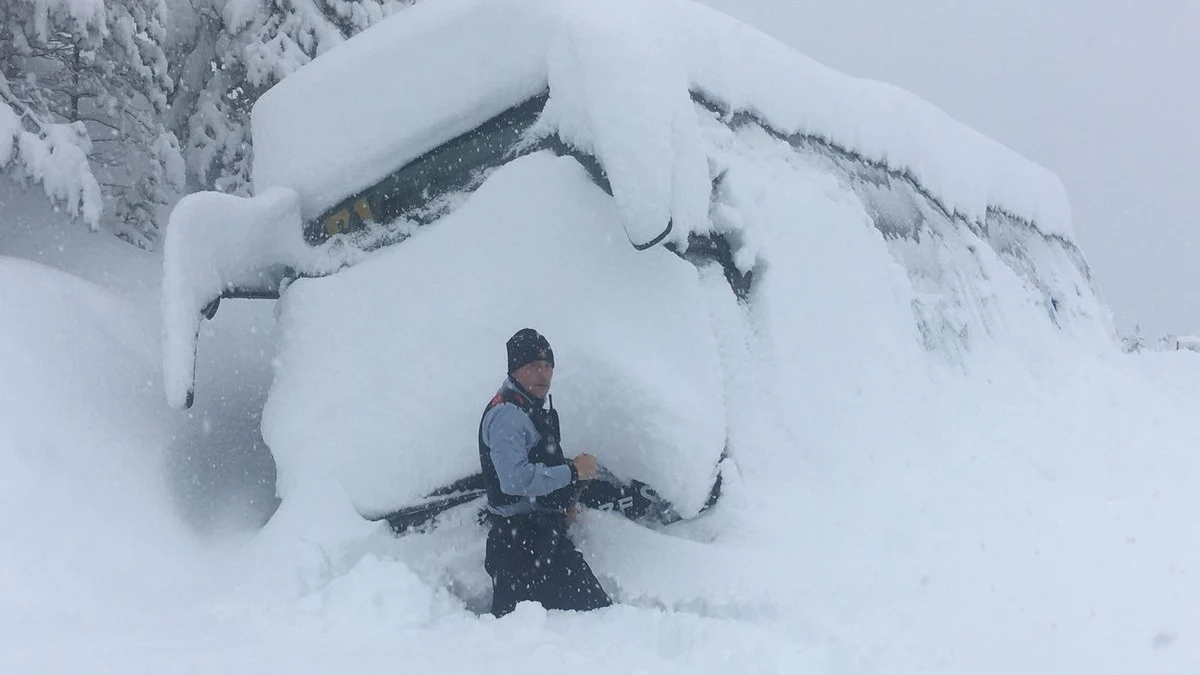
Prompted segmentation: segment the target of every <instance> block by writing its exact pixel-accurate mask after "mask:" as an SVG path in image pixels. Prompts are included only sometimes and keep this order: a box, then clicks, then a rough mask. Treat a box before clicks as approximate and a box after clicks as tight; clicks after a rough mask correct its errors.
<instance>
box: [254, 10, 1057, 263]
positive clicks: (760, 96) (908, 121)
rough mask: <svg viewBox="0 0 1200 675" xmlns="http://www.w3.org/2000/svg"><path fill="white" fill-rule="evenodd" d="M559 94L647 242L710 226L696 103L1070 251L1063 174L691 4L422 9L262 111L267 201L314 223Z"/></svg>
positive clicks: (328, 56) (321, 63) (259, 163)
mask: <svg viewBox="0 0 1200 675" xmlns="http://www.w3.org/2000/svg"><path fill="white" fill-rule="evenodd" d="M547 88H548V89H549V92H550V102H549V103H548V107H547V111H546V115H545V118H546V122H547V123H548V124H549V125H550V126H551V127H552V128H553V129H554V130H555V131H557V132H558V133H559V134H560V135H561V136H562V137H563V138H564V140H567V141H568V142H569V143H571V144H573V145H576V146H577V147H579V148H580V149H582V150H586V151H589V152H592V153H593V154H595V155H596V156H597V158H598V159H599V160H600V161H601V164H602V165H603V166H604V168H605V170H606V172H607V173H608V176H609V180H610V182H611V183H612V187H613V195H614V198H615V200H616V202H617V207H618V210H619V212H620V213H621V214H622V216H623V219H624V220H625V221H626V228H627V231H628V233H629V235H630V239H631V241H634V243H635V244H636V243H638V240H639V239H640V240H642V241H643V242H644V241H649V239H650V238H651V237H652V236H653V235H654V233H656V232H658V231H660V230H661V229H662V226H663V225H664V224H665V221H666V220H667V219H672V220H673V221H674V224H675V225H676V229H675V233H674V236H676V237H683V236H685V235H686V232H687V231H688V230H690V229H692V228H693V227H696V226H699V225H700V224H701V223H699V222H697V220H698V219H703V218H704V216H705V214H706V212H707V195H708V179H709V176H708V167H707V164H706V162H705V157H704V156H703V153H702V151H699V150H698V149H699V148H702V147H703V145H702V143H701V142H700V139H699V133H700V132H699V130H698V129H699V125H698V124H697V123H696V112H695V109H694V108H693V107H692V106H690V105H688V104H687V102H688V95H689V92H699V93H702V94H703V95H704V96H706V97H707V98H709V99H711V100H715V101H717V102H720V103H721V104H723V105H724V106H726V107H728V108H729V109H730V110H731V111H747V112H751V113H753V114H754V115H755V116H756V117H757V118H758V119H760V120H762V121H763V122H764V123H765V124H767V125H769V126H771V127H772V128H773V129H774V130H775V131H777V132H780V133H783V134H789V135H790V134H803V135H808V136H815V137H819V138H822V139H824V140H826V141H828V142H830V143H832V144H835V145H837V146H839V147H841V148H843V149H845V150H848V151H851V152H854V153H856V154H858V155H860V156H862V157H864V158H865V159H868V160H871V161H875V162H881V163H883V164H885V165H887V166H888V167H889V168H891V169H894V170H897V171H903V172H907V173H908V174H910V175H911V176H912V177H913V178H914V179H915V180H917V182H919V183H920V184H921V185H922V186H923V187H924V188H925V189H926V190H928V191H929V193H930V194H931V195H933V196H934V197H935V198H937V199H938V200H939V201H941V202H942V204H943V205H944V206H945V207H946V208H947V209H948V210H951V211H956V212H958V213H961V214H962V215H964V216H966V217H968V218H971V219H975V220H981V219H982V218H983V217H984V215H985V214H986V211H987V209H988V208H1002V209H1004V210H1005V211H1007V212H1009V213H1012V214H1014V215H1016V216H1019V217H1021V218H1023V219H1025V220H1028V221H1030V222H1032V223H1034V224H1035V225H1036V226H1037V227H1038V228H1039V229H1040V230H1041V231H1042V232H1044V233H1046V234H1055V235H1060V236H1064V237H1067V238H1073V233H1072V231H1071V224H1070V221H1071V216H1070V207H1069V204H1068V201H1067V197H1066V193H1065V190H1064V188H1063V185H1062V183H1061V181H1060V180H1059V179H1058V177H1057V176H1055V175H1054V174H1053V173H1052V172H1050V171H1049V170H1047V169H1045V168H1043V167H1040V166H1038V165H1036V164H1034V163H1032V162H1029V161H1028V160H1026V159H1024V158H1022V157H1021V156H1019V155H1018V154H1017V153H1015V152H1013V151H1012V150H1010V149H1008V148H1006V147H1004V146H1003V145H1001V144H999V143H997V142H995V141H993V140H991V139H989V138H987V137H986V136H984V135H982V134H980V133H978V132H976V131H974V130H972V129H970V128H968V127H966V126H964V125H962V124H961V123H959V122H957V121H955V120H953V119H952V118H951V117H949V116H948V115H947V114H946V113H944V112H942V111H941V110H939V109H938V108H936V107H934V106H932V105H930V104H929V103H927V102H925V101H923V100H921V99H919V98H917V97H916V96H913V95H911V94H909V93H907V92H905V91H903V90H900V89H898V88H895V87H892V86H890V85H886V84H882V83H878V82H873V81H868V80H862V79H856V78H852V77H848V76H846V75H843V74H841V73H838V72H836V71H834V70H832V69H830V68H828V67H826V66H823V65H821V64H819V63H817V62H815V61H813V60H811V59H809V58H807V57H805V56H803V55H802V54H799V53H797V52H795V51H794V50H792V49H790V48H789V47H786V46H785V45H783V44H781V43H779V42H778V41H776V40H774V39H772V38H770V37H768V36H766V35H764V34H763V33H761V32H759V31H757V30H755V29H753V28H751V27H749V26H747V25H745V24H742V23H740V22H739V21H737V20H735V19H732V18H730V17H728V16H725V15H723V14H721V13H719V12H717V11H715V10H712V9H710V8H707V7H703V6H701V5H698V4H696V3H693V2H690V1H689V0H661V1H659V2H650V3H647V2H636V1H635V0H613V2H608V3H604V5H603V6H602V7H594V6H591V5H589V4H587V3H583V2H574V1H565V2H564V1H557V2H549V1H546V0H505V1H500V0H445V1H444V2H438V3H419V4H417V5H416V6H415V7H413V8H411V9H409V10H405V11H404V12H401V13H399V14H397V15H396V16H394V17H392V18H390V19H388V20H386V21H384V22H381V23H380V24H378V25H376V26H375V27H373V28H371V29H370V30H367V31H365V32H363V33H362V34H360V35H358V36H356V37H355V38H354V39H352V40H349V41H347V42H346V43H345V44H343V45H340V46H338V47H337V48H335V49H333V50H331V51H329V52H327V53H325V54H323V55H321V56H320V57H318V58H316V59H314V60H313V61H312V62H311V63H309V64H308V65H306V66H304V67H302V68H300V69H299V70H297V71H296V72H295V73H294V74H293V75H291V76H289V77H288V78H287V79H285V80H284V81H283V82H281V83H280V84H278V85H276V86H275V87H274V88H272V89H271V90H270V91H268V92H267V93H266V94H264V95H263V96H262V97H261V98H260V99H259V102H258V104H257V105H256V106H255V109H254V113H253V126H254V147H255V168H254V182H255V188H256V190H263V189H266V188H267V187H270V186H273V185H281V186H285V187H289V188H291V189H293V190H295V191H296V192H297V193H298V194H299V195H300V197H301V209H302V215H303V217H304V218H306V219H311V218H314V217H316V216H318V215H319V214H320V213H321V212H322V211H323V210H324V209H326V208H328V207H330V206H332V205H333V204H334V203H336V202H337V201H339V200H340V199H342V198H344V197H347V196H349V195H351V194H354V193H355V192H357V191H358V190H361V189H362V188H364V187H367V186H369V185H371V184H373V183H375V182H377V181H378V180H380V179H382V178H383V177H384V176H386V175H388V174H390V173H391V172H393V171H395V170H396V169H397V168H399V167H400V166H402V165H403V164H405V163H407V162H409V161H411V160H413V159H415V158H416V157H418V156H419V155H421V154H422V153H424V152H426V151H428V150H430V149H432V148H433V147H435V146H437V145H438V144H440V143H443V142H445V141H447V140H449V139H450V138H453V137H454V136H457V135H459V134H461V133H464V132H466V131H469V130H470V129H472V128H474V127H476V126H478V125H479V124H481V123H482V122H484V121H486V120H487V119H489V118H491V117H493V116H495V115H497V114H499V113H500V112H502V111H503V110H505V109H507V108H509V107H512V106H514V105H516V104H518V103H520V102H521V101H524V100H526V99H528V98H531V97H533V96H535V95H537V94H538V93H540V92H542V91H544V90H546V89H547Z"/></svg>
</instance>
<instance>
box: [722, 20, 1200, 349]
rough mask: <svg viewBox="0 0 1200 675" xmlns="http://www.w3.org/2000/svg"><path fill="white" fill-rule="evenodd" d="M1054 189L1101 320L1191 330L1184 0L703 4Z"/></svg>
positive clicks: (1199, 111)
mask: <svg viewBox="0 0 1200 675" xmlns="http://www.w3.org/2000/svg"><path fill="white" fill-rule="evenodd" d="M704 1H705V2H706V3H707V4H709V5H711V6H713V7H716V8H718V9H720V10H722V11H724V12H727V13H729V14H732V15H734V16H737V17H739V18H741V19H743V20H745V21H747V22H749V23H751V24H753V25H754V26H756V27H758V28H760V29H761V30H764V31H765V32H767V33H769V34H771V35H774V36H775V37H777V38H779V39H781V40H783V41H785V42H787V43H789V44H791V45H793V46H795V47H797V48H798V49H799V50H800V51H802V52H804V53H805V54H807V55H809V56H811V57H813V58H815V59H817V60H819V61H822V62H824V63H826V64H828V65H830V66H832V67H834V68H837V69H838V70H841V71H843V72H845V73H848V74H851V75H857V76H861V77H868V78H871V79H877V80H883V81H885V82H890V83H892V84H895V85H898V86H900V87H903V88H905V89H908V90H909V91H912V92H913V93H916V94H917V95H919V96H921V97H922V98H925V99H926V100H928V101H930V102H932V103H934V104H935V105H937V106H939V107H941V108H942V109H944V110H946V111H947V112H949V113H950V114H951V115H952V116H954V117H956V118H958V119H959V120H961V121H963V122H965V123H967V124H969V125H970V126H972V127H975V128H976V129H979V130H980V131H983V132H984V133H986V134H988V135H990V136H992V137H993V138H995V139H997V140H999V141H1000V142H1002V143H1004V144H1006V145H1008V146H1009V147H1011V148H1013V149H1015V150H1016V151H1018V152H1020V153H1021V154H1023V155H1025V156H1026V157H1028V158H1030V159H1032V160H1034V161H1036V162H1038V163H1039V164H1042V165H1044V166H1046V167H1048V168H1050V169H1052V170H1053V171H1055V172H1056V173H1058V175H1059V176H1060V177H1061V178H1062V179H1063V182H1064V183H1065V184H1066V186H1067V191H1068V193H1069V195H1070V198H1071V203H1072V208H1073V213H1074V224H1075V231H1076V232H1077V234H1078V236H1079V240H1080V244H1081V246H1082V247H1083V249H1084V253H1085V254H1086V256H1087V258H1088V261H1089V263H1090V264H1091V266H1092V271H1093V273H1094V274H1095V275H1096V277H1097V279H1098V280H1099V282H1100V285H1101V289H1102V291H1103V293H1104V296H1105V298H1106V300H1107V301H1108V303H1109V305H1110V306H1111V308H1112V310H1113V314H1114V317H1115V319H1116V322H1117V325H1118V326H1119V327H1120V328H1122V329H1127V330H1131V329H1132V328H1133V327H1134V326H1135V325H1140V326H1141V327H1142V329H1143V331H1144V332H1146V333H1148V334H1150V335H1155V334H1162V333H1193V334H1200V264H1197V263H1198V262H1200V260H1198V259H1200V235H1198V230H1200V215H1198V214H1200V211H1198V210H1197V208H1196V206H1195V199H1194V198H1195V197H1196V196H1198V195H1200V190H1197V183H1198V182H1200V168H1197V161H1200V160H1198V158H1200V131H1198V130H1197V128H1196V125H1197V124H1198V123H1200V86H1198V85H1200V73H1198V67H1200V0H1155V2H1152V3H1144V4H1143V3H1133V2H1124V1H1117V0H1100V1H1099V2H1095V1H1093V2H1084V1H1083V0H1008V1H1006V2H1003V3H983V2H978V3H976V2H962V1H961V0H910V1H909V2H904V3H894V2H889V1H887V0H837V1H836V2H820V1H818V0H704Z"/></svg>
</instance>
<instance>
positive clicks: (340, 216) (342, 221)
mask: <svg viewBox="0 0 1200 675" xmlns="http://www.w3.org/2000/svg"><path fill="white" fill-rule="evenodd" d="M349 224H350V211H349V210H347V209H341V210H339V211H337V212H335V213H334V214H333V215H331V216H329V217H328V218H326V219H325V233H326V234H329V235H331V236H332V235H335V234H337V233H339V232H342V231H344V230H345V229H346V226H347V225H349Z"/></svg>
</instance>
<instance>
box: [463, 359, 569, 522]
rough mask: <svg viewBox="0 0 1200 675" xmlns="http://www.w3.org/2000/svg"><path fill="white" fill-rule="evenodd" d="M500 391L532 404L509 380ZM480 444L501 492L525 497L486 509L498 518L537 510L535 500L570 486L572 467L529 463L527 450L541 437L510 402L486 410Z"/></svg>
mask: <svg viewBox="0 0 1200 675" xmlns="http://www.w3.org/2000/svg"><path fill="white" fill-rule="evenodd" d="M500 390H501V391H516V392H518V393H520V394H521V395H522V396H525V397H527V398H529V399H531V400H533V401H535V402H537V401H538V399H536V398H533V397H532V396H530V395H529V393H528V392H526V391H524V390H523V389H522V388H521V387H520V386H519V385H518V384H517V383H516V382H514V381H513V379H512V378H511V377H510V378H508V379H506V380H505V381H504V384H503V385H501V387H500ZM482 430H483V443H484V445H486V446H487V447H488V450H489V451H490V454H491V458H492V464H493V465H495V467H496V477H497V478H499V479H500V490H501V491H502V492H503V493H504V494H507V495H514V496H518V497H525V499H523V500H521V501H519V502H516V503H514V504H509V505H503V506H493V505H491V504H489V505H488V510H489V511H491V512H492V513H495V514H496V515H498V516H505V517H508V516H516V515H520V514H522V513H530V512H532V511H536V510H539V509H538V503H537V498H538V497H541V496H543V495H548V494H550V493H551V492H554V491H555V490H558V489H560V488H563V487H566V486H567V485H569V484H570V483H571V467H570V466H569V465H567V464H563V465H561V466H546V465H545V464H534V463H531V462H530V461H529V451H530V450H532V449H533V446H535V445H537V443H538V441H539V440H540V437H539V436H538V433H537V429H536V428H535V427H534V426H533V420H532V419H530V418H529V415H527V414H525V411H524V410H521V409H520V408H519V407H517V406H515V405H513V404H512V403H501V404H500V405H498V406H496V407H494V408H492V409H491V410H488V411H487V412H486V413H485V414H484V416H483V422H482ZM560 451H561V450H560Z"/></svg>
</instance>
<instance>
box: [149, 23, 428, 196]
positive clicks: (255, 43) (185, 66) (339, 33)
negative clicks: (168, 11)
mask: <svg viewBox="0 0 1200 675" xmlns="http://www.w3.org/2000/svg"><path fill="white" fill-rule="evenodd" d="M412 2H413V0H199V3H198V4H193V7H195V9H196V12H197V20H196V21H195V30H194V34H193V35H192V36H191V37H189V38H188V39H187V40H184V41H183V42H182V43H181V45H180V50H181V54H180V58H178V59H175V60H173V61H174V62H176V63H178V64H180V68H179V71H178V73H177V74H176V77H177V78H178V79H179V81H180V83H181V86H180V87H179V91H178V97H177V101H178V104H177V105H175V106H173V107H174V108H176V109H178V110H181V111H187V115H186V117H184V116H179V117H176V118H175V119H174V120H173V121H172V122H171V128H172V129H175V130H176V133H177V134H178V135H179V137H180V138H181V139H183V140H184V149H185V156H186V158H187V169H188V189H189V190H197V189H204V190H219V191H221V192H229V193H233V194H241V195H246V194H249V193H250V183H251V178H252V177H251V175H250V168H251V161H252V150H251V148H252V139H251V134H250V109H251V107H252V106H253V105H254V102H255V101H256V100H258V97H259V96H260V95H261V94H262V93H263V92H265V91H266V90H267V89H269V88H270V87H271V86H273V85H274V84H276V83H277V82H279V81H280V80H282V79H283V78H285V77H287V76H288V75H290V74H292V73H293V72H295V70H296V69H297V68H299V67H300V66H303V65H304V64H306V63H308V62H309V61H311V60H312V59H313V58H315V57H316V56H318V55H320V54H322V53H324V52H326V51H328V50H330V49H332V48H333V47H335V46H337V45H338V44H341V43H342V42H344V41H345V40H346V39H348V38H350V37H353V36H354V35H355V34H357V33H358V32H360V31H362V30H364V29H366V28H368V27H370V26H372V25H374V24H375V23H377V22H379V21H380V20H382V19H384V18H385V17H387V16H389V15H391V14H393V13H395V12H396V11H398V10H399V9H402V8H404V7H406V6H409V5H411V4H412Z"/></svg>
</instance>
